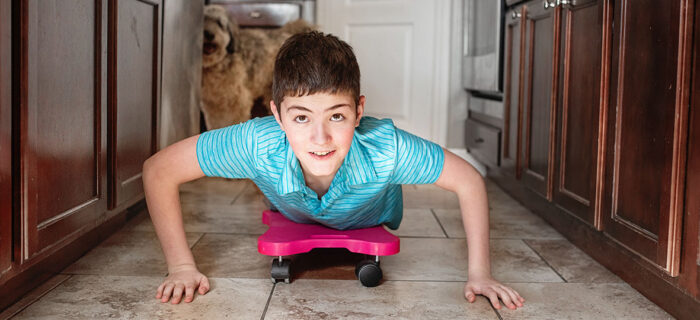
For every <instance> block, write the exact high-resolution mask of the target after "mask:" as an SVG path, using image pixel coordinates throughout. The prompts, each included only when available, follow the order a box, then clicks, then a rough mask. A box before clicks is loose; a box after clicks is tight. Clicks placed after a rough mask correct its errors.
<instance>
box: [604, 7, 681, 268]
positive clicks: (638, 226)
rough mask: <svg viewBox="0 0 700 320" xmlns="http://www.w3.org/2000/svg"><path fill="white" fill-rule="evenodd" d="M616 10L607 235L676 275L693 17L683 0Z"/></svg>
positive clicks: (610, 116) (605, 211)
mask: <svg viewBox="0 0 700 320" xmlns="http://www.w3.org/2000/svg"><path fill="white" fill-rule="evenodd" d="M614 12H615V16H614V19H615V21H616V23H615V25H616V28H615V30H614V32H613V48H612V50H613V52H612V68H611V78H610V82H611V90H610V92H611V95H610V102H609V104H610V108H609V114H608V120H609V121H608V122H609V123H608V132H609V134H608V135H609V138H608V143H607V147H606V154H607V156H606V157H607V159H606V172H607V173H606V181H605V186H606V192H605V193H606V196H607V197H606V201H605V203H604V205H605V206H604V212H603V213H604V217H605V218H604V220H603V222H604V230H605V232H606V233H608V234H609V235H610V236H612V237H613V238H615V239H617V240H618V241H620V242H621V243H623V244H625V245H626V246H627V247H629V248H631V249H633V250H635V251H636V252H637V253H639V254H640V255H642V256H644V257H646V258H647V259H649V260H650V261H652V262H655V263H656V264H658V265H660V266H661V267H663V268H665V269H666V270H668V271H669V272H670V273H671V274H674V273H677V268H678V258H679V256H678V252H679V250H678V249H679V248H678V245H677V243H676V239H680V233H679V232H680V217H681V214H682V210H683V206H682V196H681V195H682V194H683V193H682V192H683V188H684V184H683V181H681V180H682V179H681V178H680V177H681V175H680V173H681V172H682V170H683V169H684V165H683V161H684V159H685V148H682V147H681V145H682V144H681V143H682V142H684V141H685V138H687V123H685V121H687V116H686V114H687V108H688V106H687V98H685V97H684V95H682V94H679V92H683V91H685V92H687V90H688V89H687V85H688V84H687V82H688V81H687V80H684V77H679V74H678V72H679V70H682V69H683V68H685V64H686V59H685V58H683V59H681V60H679V56H683V57H685V56H687V55H686V54H682V55H679V46H680V47H684V46H681V44H682V43H683V41H685V40H684V39H685V37H679V26H681V25H684V24H685V23H687V22H686V21H687V20H686V19H687V18H685V17H684V15H683V14H682V12H683V11H682V10H681V1H680V0H674V1H625V0H623V1H616V3H615V9H614ZM618 26H619V27H618ZM642 30H643V32H642ZM679 38H680V39H681V40H680V42H679ZM641 66H643V67H641ZM679 80H680V83H679ZM677 90H681V91H677Z"/></svg>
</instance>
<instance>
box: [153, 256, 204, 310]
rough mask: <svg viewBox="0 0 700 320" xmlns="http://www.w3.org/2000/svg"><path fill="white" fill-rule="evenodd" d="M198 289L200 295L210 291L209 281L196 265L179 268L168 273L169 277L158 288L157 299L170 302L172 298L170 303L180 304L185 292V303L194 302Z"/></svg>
mask: <svg viewBox="0 0 700 320" xmlns="http://www.w3.org/2000/svg"><path fill="white" fill-rule="evenodd" d="M197 288H199V294H205V293H207V292H208V291H209V279H207V277H206V276H205V275H203V274H201V273H200V272H199V270H197V268H196V267H195V266H194V265H184V266H178V267H176V268H173V270H172V271H171V272H169V273H168V277H167V278H166V279H165V281H163V284H161V285H160V287H158V293H156V299H160V301H161V302H168V300H170V297H171V296H172V300H170V302H171V303H172V304H178V303H180V299H182V294H183V291H184V294H185V302H192V300H193V299H194V291H195V290H197Z"/></svg>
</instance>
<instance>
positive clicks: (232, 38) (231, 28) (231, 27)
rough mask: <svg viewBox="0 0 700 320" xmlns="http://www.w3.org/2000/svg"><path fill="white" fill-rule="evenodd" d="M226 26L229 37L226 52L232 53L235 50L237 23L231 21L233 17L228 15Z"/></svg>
mask: <svg viewBox="0 0 700 320" xmlns="http://www.w3.org/2000/svg"><path fill="white" fill-rule="evenodd" d="M226 26H227V27H228V28H227V29H228V37H229V41H228V45H227V46H226V52H228V54H232V53H234V52H236V38H238V24H237V23H236V22H235V21H233V19H231V18H230V17H229V19H228V23H227V24H226Z"/></svg>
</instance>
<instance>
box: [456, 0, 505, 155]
mask: <svg viewBox="0 0 700 320" xmlns="http://www.w3.org/2000/svg"><path fill="white" fill-rule="evenodd" d="M462 1H463V2H462V4H463V11H462V12H463V22H464V30H463V31H464V38H463V40H464V42H463V44H464V46H463V48H462V85H463V86H464V89H465V90H467V91H469V97H468V102H467V105H468V109H469V112H468V119H467V121H466V124H465V128H466V130H465V142H466V147H467V150H468V151H469V153H470V154H472V155H474V157H475V158H477V159H478V160H480V161H482V162H483V163H484V164H486V165H487V166H499V165H500V159H501V153H500V150H501V129H502V128H503V118H504V114H503V102H502V100H503V52H502V51H503V50H502V49H503V48H502V44H503V29H502V28H503V12H504V8H505V2H504V0H462Z"/></svg>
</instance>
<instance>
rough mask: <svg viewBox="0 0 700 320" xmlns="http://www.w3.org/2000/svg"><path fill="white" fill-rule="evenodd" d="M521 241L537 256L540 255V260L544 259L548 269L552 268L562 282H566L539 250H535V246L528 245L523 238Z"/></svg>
mask: <svg viewBox="0 0 700 320" xmlns="http://www.w3.org/2000/svg"><path fill="white" fill-rule="evenodd" d="M521 241H522V242H523V243H524V244H525V245H526V246H527V247H528V248H530V250H532V251H533V252H534V253H535V254H536V255H537V256H538V257H540V259H542V261H544V263H546V264H547V266H548V267H549V268H550V269H552V271H554V273H556V274H557V275H558V276H559V278H561V280H562V281H564V283H568V281H566V279H564V277H563V276H562V275H561V274H560V273H559V271H557V269H555V268H554V267H553V266H552V265H551V264H549V261H547V259H545V258H544V257H543V256H542V255H541V254H540V253H539V252H537V250H535V248H533V247H532V246H530V244H529V243H527V241H525V240H521Z"/></svg>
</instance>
